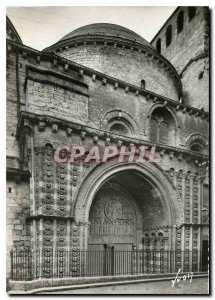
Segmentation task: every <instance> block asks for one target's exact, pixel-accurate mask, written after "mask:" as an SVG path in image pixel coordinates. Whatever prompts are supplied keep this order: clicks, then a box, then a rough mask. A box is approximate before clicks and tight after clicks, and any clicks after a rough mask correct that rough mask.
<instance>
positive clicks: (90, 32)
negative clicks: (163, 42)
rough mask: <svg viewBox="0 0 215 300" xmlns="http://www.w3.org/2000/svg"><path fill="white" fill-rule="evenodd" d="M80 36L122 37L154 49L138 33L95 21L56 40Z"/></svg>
mask: <svg viewBox="0 0 215 300" xmlns="http://www.w3.org/2000/svg"><path fill="white" fill-rule="evenodd" d="M80 36H87V37H89V36H106V37H114V38H123V39H126V40H129V41H132V42H137V43H140V44H142V45H144V46H148V47H150V48H152V49H154V47H153V46H152V45H151V44H150V43H149V42H147V41H146V40H145V39H144V38H142V37H141V36H140V35H139V34H137V33H135V32H133V31H132V30H130V29H127V28H125V27H123V26H120V25H115V24H109V23H95V24H89V25H85V26H82V27H80V28H77V29H75V30H73V31H72V32H70V33H68V34H67V35H65V36H64V37H63V38H62V39H60V40H59V41H58V43H60V42H62V41H66V40H69V39H72V38H75V37H80Z"/></svg>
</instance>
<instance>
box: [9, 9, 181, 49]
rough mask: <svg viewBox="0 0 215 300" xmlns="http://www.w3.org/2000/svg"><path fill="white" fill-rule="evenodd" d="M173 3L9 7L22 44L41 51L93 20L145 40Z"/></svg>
mask: <svg viewBox="0 0 215 300" xmlns="http://www.w3.org/2000/svg"><path fill="white" fill-rule="evenodd" d="M175 8H176V6H80V7H79V6H43V7H8V8H7V16H8V17H9V18H10V20H11V21H12V23H13V25H14V26H15V28H16V30H17V32H18V33H19V35H20V37H21V39H22V41H23V43H24V44H25V45H27V46H29V47H32V48H34V49H37V50H42V49H44V48H46V47H48V46H50V45H52V44H54V43H56V42H57V41H58V40H59V39H61V38H62V37H63V36H65V35H66V34H68V33H69V32H71V31H73V30H74V29H76V28H78V27H81V26H84V25H87V24H92V23H113V24H118V25H121V26H124V27H127V28H128V29H130V30H133V31H134V32H136V33H137V34H139V35H141V36H142V37H143V38H145V39H146V40H147V41H148V42H150V41H151V40H152V38H153V37H154V35H155V34H156V33H157V32H158V30H159V29H160V28H161V26H162V25H163V24H164V23H165V21H166V20H167V19H168V17H169V16H170V15H171V14H172V12H173V11H174V10H175Z"/></svg>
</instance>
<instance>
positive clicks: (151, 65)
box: [58, 44, 178, 100]
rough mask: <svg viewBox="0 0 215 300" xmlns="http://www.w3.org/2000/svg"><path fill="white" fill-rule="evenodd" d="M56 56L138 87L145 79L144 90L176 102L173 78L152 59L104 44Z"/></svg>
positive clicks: (79, 47) (84, 47) (82, 47)
mask: <svg viewBox="0 0 215 300" xmlns="http://www.w3.org/2000/svg"><path fill="white" fill-rule="evenodd" d="M58 55H60V56H62V57H65V58H67V59H69V60H71V61H74V62H77V63H79V64H81V65H83V66H86V67H89V68H92V69H94V70H97V71H100V72H102V73H104V74H107V75H109V76H112V77H115V78H118V79H120V80H123V81H125V82H128V83H131V84H134V85H136V86H138V87H141V80H145V88H146V89H147V90H150V91H154V92H155V93H158V94H160V95H163V96H166V97H168V98H170V99H174V100H178V92H177V86H176V83H175V79H174V78H173V77H172V76H171V75H170V74H169V73H168V71H167V70H166V69H165V67H164V66H162V64H159V63H158V61H157V60H156V58H155V57H154V58H153V57H149V56H147V54H144V53H140V52H138V51H134V50H131V49H129V48H127V49H126V48H125V49H123V48H122V47H121V46H116V47H114V45H106V46H105V45H104V44H96V45H94V44H89V45H85V46H84V45H79V46H78V47H71V48H69V50H63V51H61V52H59V53H58Z"/></svg>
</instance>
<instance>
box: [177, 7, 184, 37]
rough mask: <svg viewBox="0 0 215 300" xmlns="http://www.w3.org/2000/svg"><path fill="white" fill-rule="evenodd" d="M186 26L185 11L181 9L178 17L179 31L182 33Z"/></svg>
mask: <svg viewBox="0 0 215 300" xmlns="http://www.w3.org/2000/svg"><path fill="white" fill-rule="evenodd" d="M183 27H184V13H183V11H181V12H180V13H179V14H178V18H177V32H178V33H180V32H181V31H182V30H183Z"/></svg>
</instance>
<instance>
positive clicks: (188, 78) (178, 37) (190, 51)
mask: <svg viewBox="0 0 215 300" xmlns="http://www.w3.org/2000/svg"><path fill="white" fill-rule="evenodd" d="M180 12H184V23H183V24H184V25H183V30H182V31H181V32H179V33H177V17H178V14H179V13H180ZM169 25H172V42H171V44H170V45H169V46H168V47H166V29H167V27H168V26H169ZM209 26H210V24H209V9H208V7H197V10H196V15H195V16H194V17H193V18H192V19H191V20H190V21H189V18H188V7H179V8H178V9H177V10H176V11H175V13H174V14H173V15H172V16H171V18H170V19H169V20H168V21H167V22H166V23H165V25H164V26H163V27H162V29H161V30H160V31H159V32H158V34H157V35H156V36H155V37H154V38H153V40H152V45H153V46H155V47H156V43H157V40H158V39H161V54H162V55H163V56H165V57H166V58H167V59H168V60H169V61H170V62H171V63H172V64H173V65H174V67H175V68H176V70H177V71H178V73H179V74H181V76H182V84H183V100H184V103H186V104H188V105H191V106H193V107H196V108H199V109H202V108H203V109H204V110H205V111H208V110H209V72H208V68H209V66H208V54H205V53H207V52H208V51H209ZM202 56H203V57H202ZM202 72H204V73H202Z"/></svg>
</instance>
